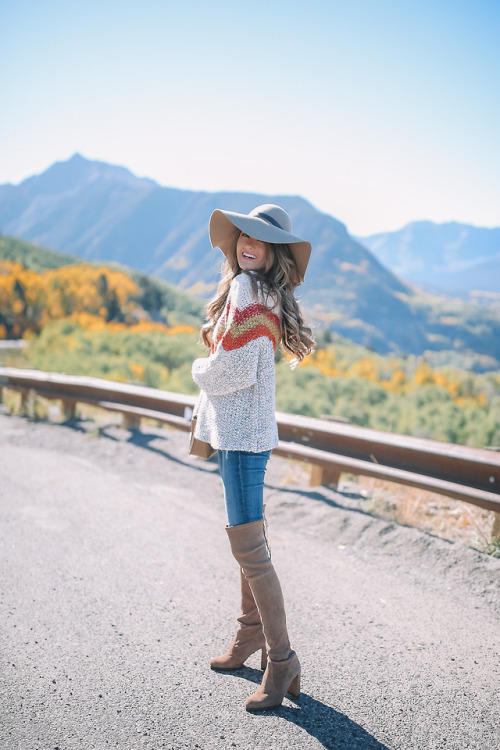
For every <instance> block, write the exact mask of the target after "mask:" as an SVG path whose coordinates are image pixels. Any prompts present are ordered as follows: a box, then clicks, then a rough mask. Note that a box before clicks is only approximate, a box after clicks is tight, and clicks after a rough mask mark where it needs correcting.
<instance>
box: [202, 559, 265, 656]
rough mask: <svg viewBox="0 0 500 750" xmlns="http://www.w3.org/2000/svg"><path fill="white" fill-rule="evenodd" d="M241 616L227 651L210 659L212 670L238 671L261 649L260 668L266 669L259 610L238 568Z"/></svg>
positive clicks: (263, 638) (263, 637)
mask: <svg viewBox="0 0 500 750" xmlns="http://www.w3.org/2000/svg"><path fill="white" fill-rule="evenodd" d="M240 582H241V615H240V616H239V617H238V622H239V627H238V630H237V631H236V635H235V636H234V640H233V642H232V643H231V645H230V646H229V650H228V651H227V652H226V653H225V654H224V655H223V656H215V657H214V658H213V659H210V666H211V667H212V669H239V668H240V667H242V666H243V664H244V663H245V661H246V660H247V659H248V657H249V656H251V654H253V653H255V652H256V651H259V649H261V660H260V663H261V668H262V669H265V668H266V663H267V652H266V639H265V636H264V631H263V630H262V622H261V620H260V615H259V610H258V609H257V606H256V604H255V601H254V598H253V594H252V591H251V589H250V586H249V585H248V581H247V579H246V578H245V576H244V575H243V571H242V570H241V567H240Z"/></svg>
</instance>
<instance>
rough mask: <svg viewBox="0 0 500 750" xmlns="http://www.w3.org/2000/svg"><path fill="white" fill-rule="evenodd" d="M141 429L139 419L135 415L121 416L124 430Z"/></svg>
mask: <svg viewBox="0 0 500 750" xmlns="http://www.w3.org/2000/svg"><path fill="white" fill-rule="evenodd" d="M140 427H141V418H140V417H139V416H138V415H137V414H123V416H122V428H123V429H124V430H139V429H140Z"/></svg>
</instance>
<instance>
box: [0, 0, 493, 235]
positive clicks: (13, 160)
mask: <svg viewBox="0 0 500 750" xmlns="http://www.w3.org/2000/svg"><path fill="white" fill-rule="evenodd" d="M499 38H500V3H499V2H498V1H497V0H495V2H493V1H491V2H489V1H484V0H478V2H475V3H473V2H472V1H470V0H469V2H463V0H455V1H454V2H452V1H451V0H450V1H448V0H433V1H432V2H430V1H429V0H416V1H415V2H409V1H408V0H400V1H399V2H396V1H391V2H389V1H388V0H380V2H377V0H373V2H369V1H368V0H351V2H348V1H347V0H344V1H343V2H337V1H336V0H330V1H329V2H324V1H323V0H319V1H317V0H316V1H315V0H310V2H295V0H290V1H289V2H283V1H282V0H276V1H275V2H272V0H268V2H263V1H262V0H254V2H252V3H238V2H237V1H236V0H232V2H226V1H225V0H219V1H217V0H215V1H214V2H212V3H208V2H206V1H205V2H199V1H198V0H194V1H190V0H185V1H184V2H168V1H166V0H141V1H140V2H139V1H137V0H136V1H134V2H130V1H129V0H121V1H120V2H118V1H117V0H108V2H106V0H101V1H100V2H94V0H80V1H79V2H70V0H65V1H64V2H63V1H61V0H44V2H39V1H37V0H0V96H1V102H2V117H1V118H0V142H1V143H2V149H1V157H0V183H4V182H14V183H17V182H19V181H20V180H22V179H24V178H25V177H27V176H29V175H31V174H34V173H37V172H41V171H42V170H44V169H46V168H47V167H48V166H49V165H50V164H52V163H53V162H54V161H58V160H64V159H67V158H69V157H70V156H71V155H72V154H73V153H75V152H79V153H81V154H83V155H84V156H86V157H88V158H90V159H98V160H101V161H107V162H111V163H115V164H122V165H124V166H127V167H128V168H129V169H131V170H132V171H133V172H134V173H136V174H138V175H140V176H147V177H151V178H153V179H155V180H157V181H158V182H159V183H160V184H162V185H169V186H173V187H182V188H189V189H196V190H209V191H212V190H238V191H257V192H262V193H269V194H277V193H286V194H299V195H302V196H303V197H304V198H306V199H308V200H309V201H311V203H313V204H314V205H315V206H316V207H317V208H319V209H320V210H322V211H325V212H327V213H329V214H332V215H333V216H335V217H336V218H338V219H340V220H341V221H343V222H344V223H346V225H347V227H348V229H349V231H351V232H352V233H354V234H360V235H363V234H370V233H374V232H378V231H384V230H393V229H397V228H399V227H401V226H403V225H404V224H405V223H407V222H408V221H412V220H418V219H431V220H433V221H437V222H441V221H449V220H456V221H461V222H465V223H471V224H476V225H481V226H500V146H499V137H498V133H499V132H500V84H499V80H500V44H499V43H498V39H499Z"/></svg>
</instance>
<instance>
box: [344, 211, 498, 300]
mask: <svg viewBox="0 0 500 750" xmlns="http://www.w3.org/2000/svg"><path fill="white" fill-rule="evenodd" d="M358 239H359V241H360V242H361V243H362V244H364V245H365V246H366V247H367V248H368V249H369V250H371V252H372V253H373V254H374V255H375V256H376V257H377V258H378V259H379V261H380V262H381V263H383V264H384V265H385V266H387V267H388V268H390V269H391V271H393V273H395V274H396V275H397V276H400V277H402V278H404V279H406V280H407V281H409V282H411V283H414V284H419V285H421V286H423V287H426V288H433V289H435V290H438V291H442V292H445V293H447V294H457V295H459V296H467V295H469V294H470V293H471V292H474V291H480V292H494V293H497V294H500V227H497V228H493V229H487V228H483V227H474V226H471V225H469V224H459V223H458V222H454V221H453V222H448V223H445V224H434V223H433V222H431V221H416V222H412V223H411V224H407V225H406V226H405V227H403V228H402V229H400V230H399V231H397V232H385V233H383V234H374V235H371V236H369V237H359V238H358Z"/></svg>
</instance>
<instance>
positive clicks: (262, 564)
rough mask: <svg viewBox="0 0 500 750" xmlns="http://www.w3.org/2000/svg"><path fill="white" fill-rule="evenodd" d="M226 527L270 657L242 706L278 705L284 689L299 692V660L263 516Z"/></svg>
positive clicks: (281, 699)
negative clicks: (261, 518)
mask: <svg viewBox="0 0 500 750" xmlns="http://www.w3.org/2000/svg"><path fill="white" fill-rule="evenodd" d="M226 531H227V534H228V537H229V542H230V544H231V551H232V553H233V556H234V557H235V559H236V561H237V562H238V563H239V565H240V566H241V569H242V571H243V574H244V575H245V577H246V579H247V581H248V583H249V584H250V589H251V591H252V594H253V598H254V600H255V603H256V604H257V608H258V610H259V613H260V619H261V621H262V625H263V627H264V634H265V637H266V641H267V648H268V657H269V658H268V662H267V667H266V671H265V673H264V677H263V680H262V684H261V686H260V687H259V689H258V690H257V691H256V692H255V693H254V694H253V695H252V696H250V698H247V700H246V701H245V707H246V709H247V710H248V711H257V710H260V709H264V708H272V707H274V706H279V705H281V703H282V701H283V698H284V696H285V693H287V692H290V693H291V694H292V695H298V694H299V691H300V663H299V660H298V658H297V654H295V652H294V651H292V650H291V649H290V641H289V639H288V632H287V629H286V616H285V605H284V601H283V594H282V591H281V586H280V582H279V580H278V576H277V575H276V571H275V569H274V565H273V564H272V562H271V557H270V554H269V550H268V546H267V541H266V538H265V534H264V522H263V520H260V521H252V522H251V523H245V524H241V525H239V526H227V527H226Z"/></svg>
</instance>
